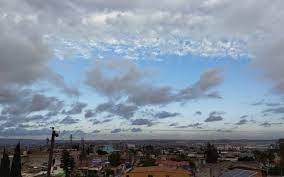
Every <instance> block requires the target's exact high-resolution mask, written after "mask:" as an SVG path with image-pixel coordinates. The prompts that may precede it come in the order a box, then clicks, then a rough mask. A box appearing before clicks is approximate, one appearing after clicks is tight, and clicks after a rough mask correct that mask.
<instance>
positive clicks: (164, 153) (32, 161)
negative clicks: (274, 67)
mask: <svg viewBox="0 0 284 177" xmlns="http://www.w3.org/2000/svg"><path fill="white" fill-rule="evenodd" d="M52 143H54V142H50V140H49V139H46V142H45V144H39V145H33V146H24V145H21V144H20V142H19V143H17V145H16V146H13V145H11V146H9V147H7V146H6V148H4V149H3V150H2V156H1V157H2V159H1V168H0V174H1V175H0V176H1V177H8V176H9V175H10V176H13V177H14V176H15V177H18V176H23V177H46V176H47V175H48V176H50V177H61V176H62V177H234V176H241V177H268V176H271V177H272V176H275V177H276V176H283V174H284V168H283V164H284V140H282V139H280V140H276V141H272V140H270V141H257V140H256V141H249V140H238V141H237V140H236V141H229V140H216V141H208V142H206V141H198V140H196V141H188V140H184V141H182V140H164V141H163V140H148V141H147V140H143V141H142V140H140V141H137V140H136V141H135V140H132V141H131V140H129V141H102V140H99V141H91V140H89V141H85V140H84V139H83V138H82V139H81V140H73V139H72V136H70V140H68V141H67V140H66V141H61V142H58V143H56V142H55V143H54V148H53V149H52V151H53V155H52V160H51V166H50V172H49V173H50V174H47V173H48V157H49V154H50V150H51V149H50V147H51V146H50V144H52ZM13 147H15V149H13ZM7 163H8V165H7ZM10 164H11V165H10ZM9 167H11V168H9Z"/></svg>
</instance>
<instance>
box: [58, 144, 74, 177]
mask: <svg viewBox="0 0 284 177" xmlns="http://www.w3.org/2000/svg"><path fill="white" fill-rule="evenodd" d="M74 166H75V161H74V158H73V157H72V156H71V155H70V153H69V152H68V151H67V150H66V149H64V150H63V152H62V156H61V167H62V168H63V170H64V172H65V177H69V176H70V175H71V173H72V171H73V170H74Z"/></svg>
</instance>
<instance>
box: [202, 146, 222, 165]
mask: <svg viewBox="0 0 284 177" xmlns="http://www.w3.org/2000/svg"><path fill="white" fill-rule="evenodd" d="M205 155H206V162H207V163H217V161H218V157H219V155H218V151H217V149H216V148H215V147H214V145H211V144H210V143H208V144H207V149H206V151H205Z"/></svg>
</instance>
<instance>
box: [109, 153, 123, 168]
mask: <svg viewBox="0 0 284 177" xmlns="http://www.w3.org/2000/svg"><path fill="white" fill-rule="evenodd" d="M108 160H109V163H110V164H111V165H112V166H114V167H116V166H118V165H119V164H120V154H119V153H118V152H113V153H111V154H110V156H109V157H108Z"/></svg>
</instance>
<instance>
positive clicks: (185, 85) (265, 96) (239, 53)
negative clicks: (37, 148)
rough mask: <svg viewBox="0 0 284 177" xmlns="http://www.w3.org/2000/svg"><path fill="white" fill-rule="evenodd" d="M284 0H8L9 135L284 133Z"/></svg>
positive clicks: (0, 26) (0, 132) (4, 38)
mask: <svg viewBox="0 0 284 177" xmlns="http://www.w3.org/2000/svg"><path fill="white" fill-rule="evenodd" d="M283 8H284V1H283V0H274V1H269V0H239V1H233V0H175V1H173V0H161V1H159V3H153V1H152V0H106V1H105V0H64V1H58V0H49V1H38V0H9V1H7V0H0V111H1V112H0V113H1V115H0V137H10V138H19V137H20V138H46V137H47V136H48V135H49V134H50V129H49V127H51V126H54V127H56V129H57V130H58V131H59V132H60V137H61V138H66V137H67V138H68V137H69V135H70V134H71V133H72V134H73V137H74V138H77V139H80V138H81V137H85V138H86V139H220V138H233V139H238V138H247V139H271V138H280V137H284V129H283V128H284V124H283V123H284V58H283V56H284V33H283V26H284V20H283V19H284V11H283Z"/></svg>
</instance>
